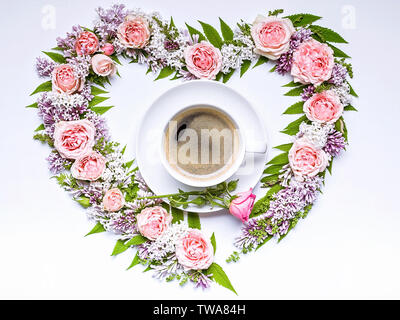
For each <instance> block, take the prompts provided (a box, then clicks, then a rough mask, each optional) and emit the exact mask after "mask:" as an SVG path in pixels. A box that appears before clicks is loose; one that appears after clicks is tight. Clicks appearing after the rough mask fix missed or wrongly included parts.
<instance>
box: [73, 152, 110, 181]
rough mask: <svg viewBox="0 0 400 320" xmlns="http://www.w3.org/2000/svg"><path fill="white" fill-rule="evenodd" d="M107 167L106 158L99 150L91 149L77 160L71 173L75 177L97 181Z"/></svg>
mask: <svg viewBox="0 0 400 320" xmlns="http://www.w3.org/2000/svg"><path fill="white" fill-rule="evenodd" d="M105 168H106V159H105V158H104V157H103V156H102V155H101V154H100V153H98V152H96V151H91V152H89V153H87V154H85V155H83V156H81V157H79V158H78V159H76V160H75V162H74V164H73V165H72V167H71V174H72V176H73V177H74V178H75V179H78V180H88V181H95V180H97V179H99V178H100V177H101V175H102V174H103V172H104V169H105Z"/></svg>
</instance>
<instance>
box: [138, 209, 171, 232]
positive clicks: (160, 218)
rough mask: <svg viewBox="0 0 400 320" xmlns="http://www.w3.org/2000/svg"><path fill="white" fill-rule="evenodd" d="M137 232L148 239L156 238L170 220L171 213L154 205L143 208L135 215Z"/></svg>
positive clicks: (165, 228)
mask: <svg viewBox="0 0 400 320" xmlns="http://www.w3.org/2000/svg"><path fill="white" fill-rule="evenodd" d="M136 220H137V228H138V230H139V232H140V233H141V234H142V235H143V236H144V237H146V238H147V239H149V240H156V239H157V238H158V237H159V236H160V235H161V234H162V233H163V232H164V231H165V230H167V228H168V227H169V225H170V223H171V221H172V215H171V214H170V213H169V212H168V211H167V210H165V209H164V208H162V207H159V206H155V207H150V208H145V209H143V210H142V211H141V212H140V213H139V214H138V215H137V216H136Z"/></svg>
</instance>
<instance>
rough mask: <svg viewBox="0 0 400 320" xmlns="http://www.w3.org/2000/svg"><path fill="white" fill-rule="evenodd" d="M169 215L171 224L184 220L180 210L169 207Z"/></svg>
mask: <svg viewBox="0 0 400 320" xmlns="http://www.w3.org/2000/svg"><path fill="white" fill-rule="evenodd" d="M171 214H172V223H176V222H179V221H183V220H185V217H184V215H183V211H182V210H181V209H178V208H175V207H172V206H171Z"/></svg>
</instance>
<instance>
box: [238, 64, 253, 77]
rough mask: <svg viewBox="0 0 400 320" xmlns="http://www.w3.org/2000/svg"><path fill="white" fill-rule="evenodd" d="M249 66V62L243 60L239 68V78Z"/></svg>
mask: <svg viewBox="0 0 400 320" xmlns="http://www.w3.org/2000/svg"><path fill="white" fill-rule="evenodd" d="M250 66H251V60H243V63H242V66H241V67H240V77H242V76H243V75H244V74H245V73H246V71H247V70H249V68H250Z"/></svg>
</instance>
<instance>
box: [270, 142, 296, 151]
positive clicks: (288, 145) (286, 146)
mask: <svg viewBox="0 0 400 320" xmlns="http://www.w3.org/2000/svg"><path fill="white" fill-rule="evenodd" d="M292 146H293V143H286V144H281V145H279V146H276V147H274V149H278V150H281V151H285V152H288V151H289V150H290V149H291V148H292Z"/></svg>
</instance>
